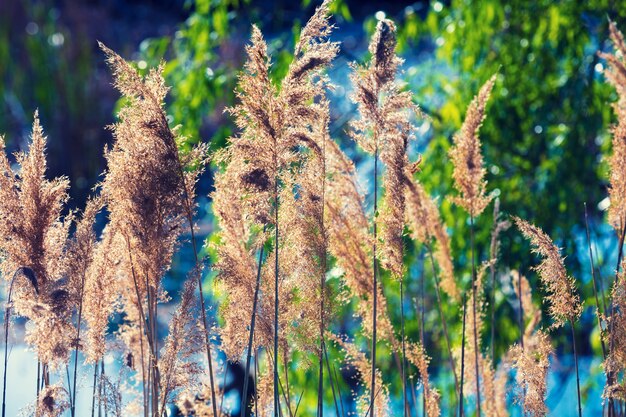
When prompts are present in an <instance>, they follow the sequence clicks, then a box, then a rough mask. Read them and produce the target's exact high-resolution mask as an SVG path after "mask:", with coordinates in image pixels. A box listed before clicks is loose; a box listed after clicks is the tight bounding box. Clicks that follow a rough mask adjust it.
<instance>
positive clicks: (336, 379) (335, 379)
mask: <svg viewBox="0 0 626 417" xmlns="http://www.w3.org/2000/svg"><path fill="white" fill-rule="evenodd" d="M324 354H325V356H326V366H327V367H328V373H329V374H331V372H330V364H329V361H328V349H326V345H324ZM331 375H332V378H331V380H330V382H331V388H333V385H332V384H335V386H336V388H337V396H338V397H339V407H340V408H341V417H344V416H345V415H346V414H345V412H344V410H343V397H342V395H341V389H340V388H339V377H338V376H337V368H335V364H333V372H332V374H331ZM333 389H334V388H333ZM333 397H334V394H333ZM337 417H339V414H337Z"/></svg>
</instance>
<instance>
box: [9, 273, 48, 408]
mask: <svg viewBox="0 0 626 417" xmlns="http://www.w3.org/2000/svg"><path fill="white" fill-rule="evenodd" d="M18 272H19V270H17V271H15V273H14V274H13V278H11V285H9V296H8V297H7V304H6V307H5V310H4V375H3V377H2V417H5V416H6V405H7V402H6V399H7V367H8V364H9V322H10V321H11V296H12V295H13V283H14V282H15V278H16V277H17V274H18ZM37 365H39V362H37ZM37 371H39V367H37ZM37 399H39V372H37Z"/></svg>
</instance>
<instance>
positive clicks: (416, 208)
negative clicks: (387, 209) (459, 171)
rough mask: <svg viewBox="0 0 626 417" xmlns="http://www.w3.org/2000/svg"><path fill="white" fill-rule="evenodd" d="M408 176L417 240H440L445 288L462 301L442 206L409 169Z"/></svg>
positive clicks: (408, 199) (439, 258)
mask: <svg viewBox="0 0 626 417" xmlns="http://www.w3.org/2000/svg"><path fill="white" fill-rule="evenodd" d="M405 178H406V188H405V193H406V222H407V224H408V225H409V227H410V229H411V237H412V238H413V239H414V240H416V241H417V242H423V243H427V244H430V243H431V241H433V240H434V242H435V243H436V245H435V249H434V257H435V259H436V260H437V263H438V264H439V268H440V269H441V282H440V284H441V289H442V290H443V291H445V293H446V294H448V296H449V297H451V298H452V299H454V300H456V301H459V300H460V299H461V293H460V291H459V288H458V287H457V285H456V280H455V279H454V266H453V264H452V255H451V254H450V239H449V238H448V233H447V231H446V228H445V225H444V224H443V222H442V220H441V216H440V215H439V209H438V207H437V205H436V204H435V201H434V200H433V199H432V198H430V196H428V194H427V193H426V190H424V187H423V185H422V184H421V183H420V182H419V181H417V180H416V179H414V178H413V175H412V174H411V172H410V171H409V170H407V171H406V173H405Z"/></svg>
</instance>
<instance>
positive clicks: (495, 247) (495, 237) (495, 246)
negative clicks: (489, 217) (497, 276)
mask: <svg viewBox="0 0 626 417" xmlns="http://www.w3.org/2000/svg"><path fill="white" fill-rule="evenodd" d="M493 219H494V222H493V227H492V228H491V243H490V245H489V258H490V260H489V261H490V266H489V267H490V268H492V269H493V268H495V265H496V263H497V262H498V257H499V256H500V235H501V234H502V232H504V231H506V230H508V228H509V227H511V222H510V221H508V220H502V219H501V218H500V199H499V198H496V200H495V203H494V205H493ZM492 273H493V272H492Z"/></svg>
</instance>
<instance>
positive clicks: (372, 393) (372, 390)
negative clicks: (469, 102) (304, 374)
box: [370, 140, 378, 417]
mask: <svg viewBox="0 0 626 417" xmlns="http://www.w3.org/2000/svg"><path fill="white" fill-rule="evenodd" d="M377 211H378V140H376V151H375V152H374V248H373V253H372V256H373V258H374V286H373V288H372V293H373V294H372V298H373V302H372V327H373V329H372V381H371V384H370V409H371V411H372V417H375V416H376V409H375V407H374V399H375V397H376V336H377V335H376V316H377V313H378V312H377V307H378V305H377V303H378V258H377V257H376V240H377V239H378V230H377V218H376V217H377Z"/></svg>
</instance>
